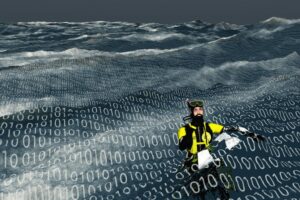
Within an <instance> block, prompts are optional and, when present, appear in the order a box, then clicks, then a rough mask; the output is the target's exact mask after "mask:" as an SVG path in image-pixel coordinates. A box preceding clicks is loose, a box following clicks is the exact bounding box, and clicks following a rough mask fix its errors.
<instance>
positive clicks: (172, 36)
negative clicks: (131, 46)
mask: <svg viewBox="0 0 300 200" xmlns="http://www.w3.org/2000/svg"><path fill="white" fill-rule="evenodd" d="M177 38H178V39H186V40H193V39H195V37H192V36H188V35H184V34H181V33H167V32H160V33H156V34H137V33H135V34H131V35H127V36H123V37H120V38H118V39H122V40H129V41H137V40H138V41H145V40H148V41H163V40H166V39H177Z"/></svg>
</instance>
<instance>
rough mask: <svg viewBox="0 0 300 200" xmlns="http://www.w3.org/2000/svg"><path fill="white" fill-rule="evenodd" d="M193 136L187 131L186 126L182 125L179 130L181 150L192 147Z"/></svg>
mask: <svg viewBox="0 0 300 200" xmlns="http://www.w3.org/2000/svg"><path fill="white" fill-rule="evenodd" d="M192 142H193V140H192V136H191V135H187V134H186V131H185V127H181V128H179V130H178V144H179V149H180V150H185V149H187V148H191V147H192Z"/></svg>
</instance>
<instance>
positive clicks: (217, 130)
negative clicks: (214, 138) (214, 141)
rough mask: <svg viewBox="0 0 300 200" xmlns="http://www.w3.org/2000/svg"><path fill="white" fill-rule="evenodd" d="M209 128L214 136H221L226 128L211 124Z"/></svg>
mask: <svg viewBox="0 0 300 200" xmlns="http://www.w3.org/2000/svg"><path fill="white" fill-rule="evenodd" d="M209 127H210V129H211V131H212V132H213V134H220V133H222V132H223V129H224V126H223V125H221V124H215V123H209Z"/></svg>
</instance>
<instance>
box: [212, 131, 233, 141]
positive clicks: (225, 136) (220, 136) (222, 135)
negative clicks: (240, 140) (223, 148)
mask: <svg viewBox="0 0 300 200" xmlns="http://www.w3.org/2000/svg"><path fill="white" fill-rule="evenodd" d="M230 138H231V136H230V135H228V134H227V133H226V132H223V133H222V134H220V135H218V137H216V139H215V141H217V142H222V141H223V140H227V139H230Z"/></svg>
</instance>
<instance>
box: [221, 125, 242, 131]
mask: <svg viewBox="0 0 300 200" xmlns="http://www.w3.org/2000/svg"><path fill="white" fill-rule="evenodd" d="M223 131H228V132H231V131H239V127H238V126H228V127H224V129H223Z"/></svg>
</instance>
